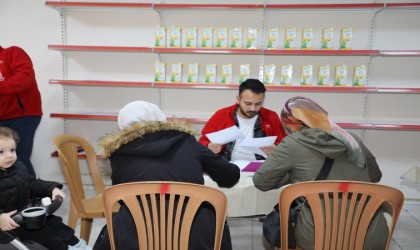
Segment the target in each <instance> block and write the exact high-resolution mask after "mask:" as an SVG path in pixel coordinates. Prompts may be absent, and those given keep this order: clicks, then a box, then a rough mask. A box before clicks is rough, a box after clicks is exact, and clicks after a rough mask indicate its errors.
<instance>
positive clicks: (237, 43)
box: [230, 28, 242, 49]
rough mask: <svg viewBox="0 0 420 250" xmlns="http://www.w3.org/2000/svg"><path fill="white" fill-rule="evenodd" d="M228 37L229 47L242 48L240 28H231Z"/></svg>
mask: <svg viewBox="0 0 420 250" xmlns="http://www.w3.org/2000/svg"><path fill="white" fill-rule="evenodd" d="M231 35H232V37H231V39H230V47H231V48H233V49H242V28H233V29H232V34H231Z"/></svg>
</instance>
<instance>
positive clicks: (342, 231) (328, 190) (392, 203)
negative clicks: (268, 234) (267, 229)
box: [279, 180, 404, 250]
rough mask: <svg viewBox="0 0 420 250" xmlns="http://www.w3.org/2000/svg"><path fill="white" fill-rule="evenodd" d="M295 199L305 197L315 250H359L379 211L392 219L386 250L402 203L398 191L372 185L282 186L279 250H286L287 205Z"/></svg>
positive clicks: (324, 182)
mask: <svg viewBox="0 0 420 250" xmlns="http://www.w3.org/2000/svg"><path fill="white" fill-rule="evenodd" d="M298 197H305V198H306V200H307V203H308V204H309V206H310V208H311V212H312V214H313V217H314V227H315V230H314V231H315V248H314V249H316V250H321V249H322V250H324V249H363V244H364V241H365V236H366V233H367V230H368V227H369V223H370V222H371V220H372V218H373V216H374V214H375V212H376V211H377V210H378V208H380V207H382V208H383V209H385V210H384V211H386V212H389V213H390V215H391V216H392V218H391V219H392V221H391V225H390V227H389V237H388V241H387V247H386V249H388V247H389V243H390V241H391V238H392V234H393V232H394V229H395V225H396V222H397V220H398V217H399V214H400V212H401V208H402V206H403V203H404V195H403V193H402V192H401V191H399V190H398V189H395V188H392V187H388V186H384V185H380V184H375V183H367V182H356V181H329V180H327V181H309V182H300V183H295V184H291V185H288V186H285V187H284V188H283V190H282V191H281V193H280V198H279V204H280V206H279V207H280V225H281V229H280V231H281V232H280V234H281V245H282V249H287V241H288V240H287V239H288V233H289V232H288V220H289V209H290V205H291V203H292V202H293V201H294V200H295V199H297V198H298ZM298 223H299V222H298ZM284 239H285V240H284Z"/></svg>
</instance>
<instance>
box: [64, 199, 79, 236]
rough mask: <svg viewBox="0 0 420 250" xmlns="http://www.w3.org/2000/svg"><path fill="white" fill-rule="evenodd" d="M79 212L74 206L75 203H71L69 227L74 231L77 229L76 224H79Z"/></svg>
mask: <svg viewBox="0 0 420 250" xmlns="http://www.w3.org/2000/svg"><path fill="white" fill-rule="evenodd" d="M77 219H78V216H77V210H76V207H75V206H74V204H73V202H71V201H70V211H69V218H68V222H67V224H68V226H69V227H71V228H73V230H74V229H75V228H76V224H77Z"/></svg>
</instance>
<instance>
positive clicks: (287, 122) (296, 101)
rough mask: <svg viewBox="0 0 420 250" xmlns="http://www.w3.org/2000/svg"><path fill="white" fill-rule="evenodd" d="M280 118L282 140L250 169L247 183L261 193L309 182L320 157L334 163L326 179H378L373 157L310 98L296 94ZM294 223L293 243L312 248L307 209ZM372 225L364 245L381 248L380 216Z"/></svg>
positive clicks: (384, 228)
mask: <svg viewBox="0 0 420 250" xmlns="http://www.w3.org/2000/svg"><path fill="white" fill-rule="evenodd" d="M280 119H281V122H282V124H283V126H284V128H285V131H286V133H287V134H288V136H286V137H285V138H284V139H283V140H282V142H281V143H280V144H279V145H277V147H276V148H275V149H274V150H273V152H272V154H271V155H270V156H269V157H268V158H267V159H266V160H265V162H264V163H263V165H262V166H261V167H260V168H259V169H258V170H257V171H256V173H255V175H254V177H253V181H254V185H255V187H257V188H258V189H260V190H262V191H267V190H271V189H277V188H280V187H281V186H284V185H287V184H290V183H296V182H304V181H313V180H315V178H316V177H317V176H318V174H319V172H320V170H321V168H322V166H323V164H324V161H325V159H326V158H330V159H333V160H334V161H333V165H332V168H331V170H330V172H329V175H328V176H327V178H326V179H327V180H353V181H366V182H379V181H380V179H381V177H382V173H381V171H380V169H379V166H378V164H377V162H376V159H375V157H374V156H373V155H372V153H371V152H370V151H369V150H368V149H367V148H366V147H365V145H364V144H363V142H362V141H361V140H360V139H359V138H358V137H357V136H356V135H355V134H350V133H349V132H347V131H346V130H344V129H342V128H341V127H339V126H338V125H337V124H336V123H335V122H334V121H333V120H331V118H330V117H329V116H328V113H327V112H326V111H325V110H324V109H323V108H322V107H321V106H319V105H318V104H317V103H315V102H314V101H313V100H311V99H309V98H306V97H301V96H297V97H293V98H290V99H289V100H288V101H287V102H286V103H285V105H284V107H283V109H282V111H281V115H280ZM297 221H298V223H297V225H296V231H295V235H296V242H297V245H298V246H300V247H302V248H303V249H313V246H314V228H313V221H312V216H311V215H310V211H309V208H308V207H306V206H305V207H304V209H302V211H301V212H300V214H299V218H298V220H297ZM374 223H376V224H374V225H373V224H371V226H372V228H371V229H372V231H371V232H373V229H374V232H375V233H374V234H373V233H371V234H368V236H367V237H368V238H367V239H366V241H365V242H366V243H365V247H366V249H384V247H385V245H383V247H382V245H381V244H386V237H385V236H386V235H387V234H388V229H387V225H386V221H385V219H384V217H383V215H382V213H381V214H380V216H377V218H376V220H374ZM373 227H375V228H373ZM378 229H379V230H378ZM383 239H385V241H384V240H383ZM378 244H379V245H378ZM364 249H365V248H364Z"/></svg>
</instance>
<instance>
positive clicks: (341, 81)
mask: <svg viewBox="0 0 420 250" xmlns="http://www.w3.org/2000/svg"><path fill="white" fill-rule="evenodd" d="M184 68H185V69H184ZM276 68H277V66H276V65H275V64H267V65H264V72H263V83H264V84H272V85H284V86H296V85H301V86H340V87H343V86H356V87H364V86H366V83H367V67H366V65H358V66H355V67H354V70H353V81H350V77H349V75H350V72H349V69H348V68H349V67H348V66H347V65H337V66H335V70H334V79H332V75H333V72H332V70H331V66H330V65H328V64H326V65H319V66H318V70H317V72H318V77H317V78H316V75H315V71H316V70H315V69H314V66H313V65H311V64H307V65H302V66H301V70H300V82H299V84H297V83H293V82H292V80H293V74H294V71H297V70H296V69H294V67H293V65H292V64H284V65H282V66H281V67H280V80H279V81H278V82H276V81H275V79H276ZM154 70H155V71H154V82H161V83H163V82H170V83H183V82H185V83H216V82H219V83H230V84H231V83H235V82H234V80H233V79H234V75H235V73H234V70H233V64H222V65H221V67H218V65H217V64H215V63H213V64H206V65H205V68H204V74H203V75H204V76H203V77H202V79H201V81H200V64H198V63H191V64H187V65H185V67H184V64H183V63H180V62H178V63H172V64H171V65H170V67H169V69H167V66H166V63H164V62H155V69H154ZM167 72H168V73H167ZM237 72H238V73H237V77H238V81H237V82H236V83H241V82H243V81H244V80H245V79H248V78H258V77H255V76H252V75H251V65H250V64H240V65H239V69H238V70H237ZM185 78H186V79H185ZM168 79H169V80H168Z"/></svg>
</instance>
